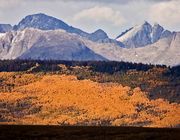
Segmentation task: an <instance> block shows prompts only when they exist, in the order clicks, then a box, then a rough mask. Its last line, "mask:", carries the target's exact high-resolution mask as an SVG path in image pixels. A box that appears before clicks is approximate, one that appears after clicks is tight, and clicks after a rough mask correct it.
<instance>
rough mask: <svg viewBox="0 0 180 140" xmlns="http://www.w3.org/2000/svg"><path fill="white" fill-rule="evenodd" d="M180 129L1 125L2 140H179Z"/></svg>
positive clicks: (0, 137) (0, 134) (0, 135)
mask: <svg viewBox="0 0 180 140" xmlns="http://www.w3.org/2000/svg"><path fill="white" fill-rule="evenodd" d="M179 138H180V129H179V128H143V127H95V126H88V127H86V126H48V125H44V126H43V125H41V126H40V125H0V139H1V140H6V139H7V140H12V139H13V140H27V139H28V140H62V139H67V140H75V139H78V140H79V139H83V140H90V139H91V140H92V139H93V140H99V139H103V140H106V139H107V140H132V139H133V140H150V139H151V140H156V139H157V140H178V139H179Z"/></svg>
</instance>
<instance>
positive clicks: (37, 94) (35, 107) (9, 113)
mask: <svg viewBox="0 0 180 140" xmlns="http://www.w3.org/2000/svg"><path fill="white" fill-rule="evenodd" d="M32 75H33V74H31V75H29V77H30V78H32V77H33V76H32ZM27 76H28V74H27V75H26V77H27ZM179 116H180V105H179V104H177V103H172V104H170V103H169V102H168V101H164V100H163V99H157V100H149V99H148V96H147V95H146V93H144V92H142V91H141V90H140V88H138V87H137V88H135V89H131V88H129V87H123V86H122V85H120V84H115V83H107V84H102V83H96V82H92V81H90V80H77V78H76V77H75V76H66V75H46V76H43V77H42V79H41V78H39V79H38V80H34V81H32V80H31V82H28V83H26V84H24V85H21V86H15V88H14V89H13V91H12V92H0V122H1V123H3V124H4V123H5V124H43V125H46V124H52V125H55V124H59V125H114V126H146V127H176V126H177V125H178V124H180V117H179Z"/></svg>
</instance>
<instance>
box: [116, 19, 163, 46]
mask: <svg viewBox="0 0 180 140" xmlns="http://www.w3.org/2000/svg"><path fill="white" fill-rule="evenodd" d="M163 32H164V28H163V27H162V26H161V25H159V24H158V23H155V24H154V25H153V26H152V25H151V24H150V23H148V22H147V21H144V22H143V24H140V25H136V26H134V27H132V28H130V29H129V30H127V31H126V32H123V33H122V34H121V35H120V36H118V37H117V38H116V40H117V41H120V42H123V43H124V44H125V46H126V47H127V48H137V47H143V46H146V45H148V44H152V43H155V42H156V41H158V40H159V39H161V38H162V37H163Z"/></svg>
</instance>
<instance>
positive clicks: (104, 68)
mask: <svg viewBox="0 0 180 140" xmlns="http://www.w3.org/2000/svg"><path fill="white" fill-rule="evenodd" d="M58 64H64V65H66V66H67V67H71V66H84V67H86V66H89V67H91V69H92V70H93V71H95V72H103V73H109V74H113V73H115V72H119V71H123V72H126V71H128V70H137V71H147V70H149V69H152V68H154V67H156V68H166V66H165V65H151V64H149V65H147V64H142V63H130V62H116V61H60V60H0V72H2V71H6V72H12V71H27V70H29V69H30V68H32V67H35V66H37V65H38V66H37V68H36V71H37V72H39V71H51V72H54V71H58V70H60V68H59V67H58ZM170 70H173V71H172V72H177V70H176V68H173V69H170ZM170 73H171V71H170Z"/></svg>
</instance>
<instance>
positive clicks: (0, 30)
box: [0, 24, 12, 33]
mask: <svg viewBox="0 0 180 140" xmlns="http://www.w3.org/2000/svg"><path fill="white" fill-rule="evenodd" d="M11 30H12V26H11V25H10V24H0V33H5V32H9V31H11Z"/></svg>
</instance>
